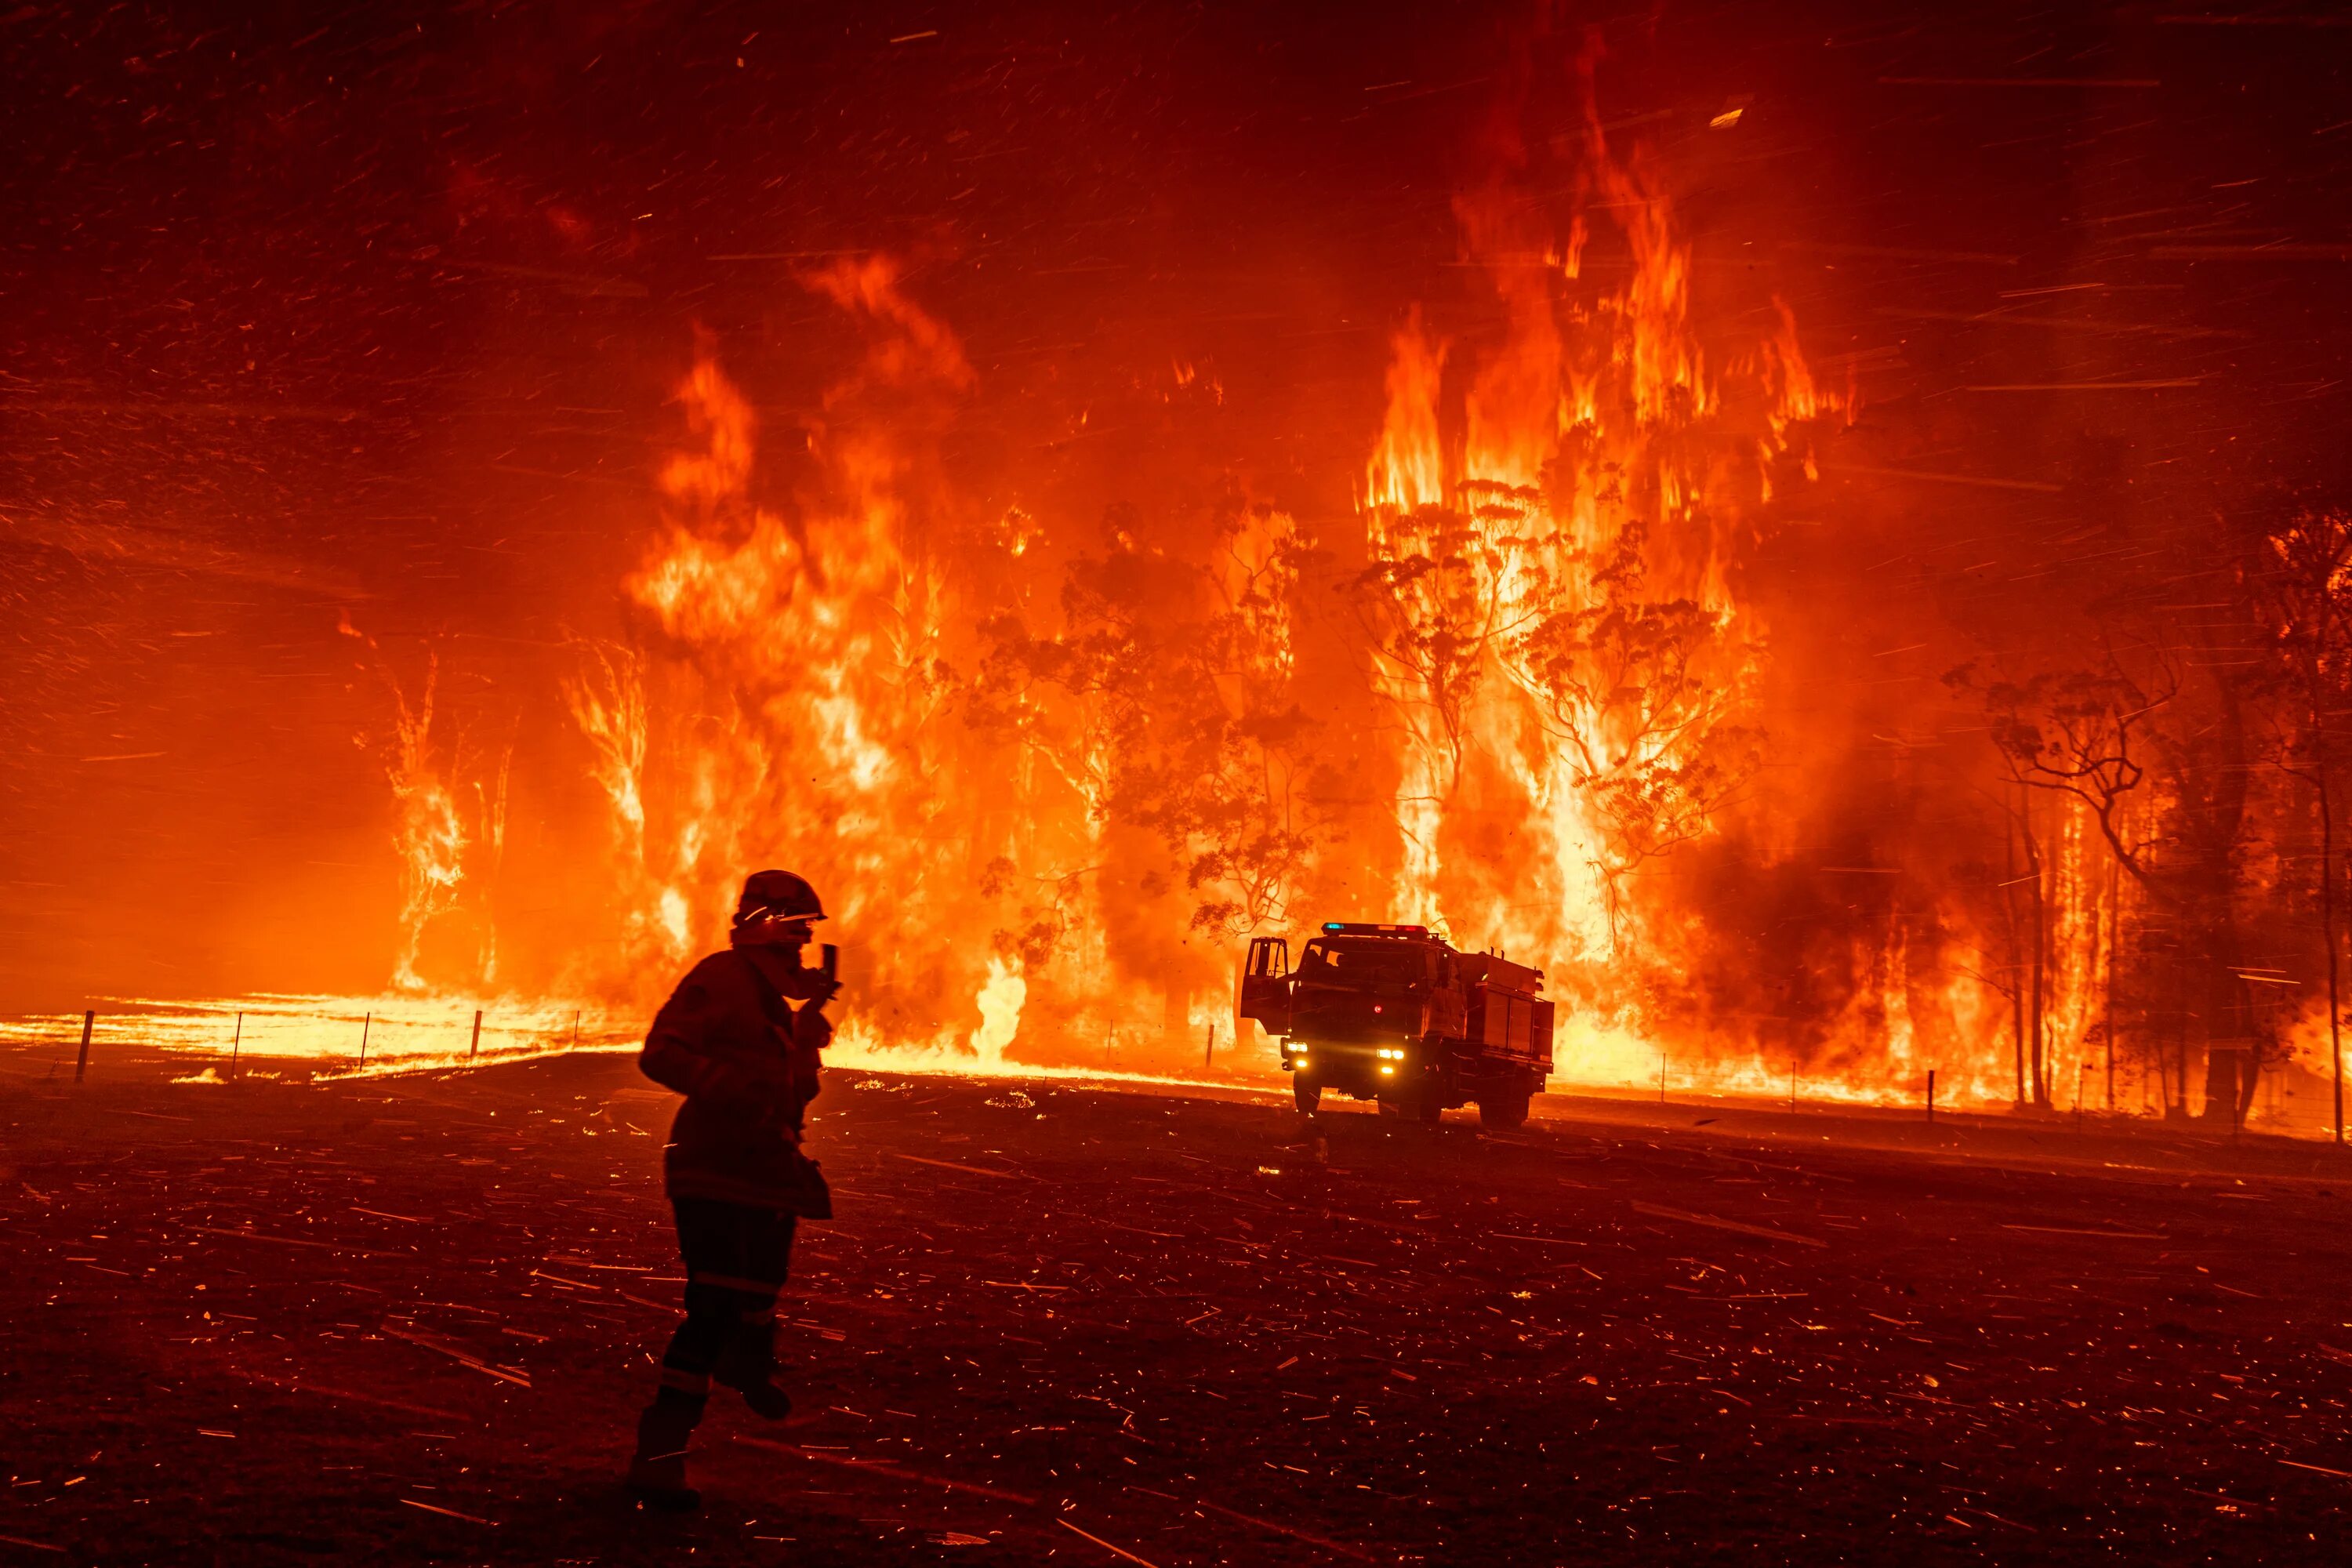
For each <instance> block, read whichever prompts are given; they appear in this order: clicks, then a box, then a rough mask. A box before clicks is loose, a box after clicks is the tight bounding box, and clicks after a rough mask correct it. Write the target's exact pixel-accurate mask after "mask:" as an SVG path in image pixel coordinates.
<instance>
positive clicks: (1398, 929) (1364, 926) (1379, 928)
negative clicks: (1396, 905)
mask: <svg viewBox="0 0 2352 1568" xmlns="http://www.w3.org/2000/svg"><path fill="white" fill-rule="evenodd" d="M1323 931H1324V934H1325V935H1327V936H1427V935H1428V934H1429V928H1428V927H1427V926H1387V925H1372V924H1370V923H1368V922H1366V921H1324V922H1323Z"/></svg>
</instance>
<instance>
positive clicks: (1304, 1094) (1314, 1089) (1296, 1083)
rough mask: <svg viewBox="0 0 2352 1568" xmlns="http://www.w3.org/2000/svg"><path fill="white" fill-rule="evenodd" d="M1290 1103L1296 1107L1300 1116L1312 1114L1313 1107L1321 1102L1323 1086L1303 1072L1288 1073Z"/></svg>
mask: <svg viewBox="0 0 2352 1568" xmlns="http://www.w3.org/2000/svg"><path fill="white" fill-rule="evenodd" d="M1290 1100H1291V1103H1292V1104H1294V1105H1296V1106H1297V1107H1298V1114H1299V1115H1301V1116H1312V1115H1314V1114H1315V1108H1316V1107H1317V1106H1318V1105H1321V1104H1322V1103H1323V1086H1322V1085H1321V1084H1319V1083H1318V1082H1316V1081H1315V1080H1314V1079H1311V1078H1308V1077H1307V1075H1306V1074H1305V1073H1303V1072H1302V1073H1293V1074H1291V1075H1290Z"/></svg>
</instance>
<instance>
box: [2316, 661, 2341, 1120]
mask: <svg viewBox="0 0 2352 1568" xmlns="http://www.w3.org/2000/svg"><path fill="white" fill-rule="evenodd" d="M2321 707H2322V704H2321V699H2320V695H2319V689H2318V681H2317V679H2316V678H2314V680H2313V683H2312V693H2311V721H2312V732H2313V734H2314V735H2315V736H2316V737H2319V738H2318V739H2317V741H2316V746H2315V755H2314V756H2313V758H2312V763H2313V766H2312V772H2313V773H2315V775H2316V782H2317V784H2318V785H2319V936H2320V940H2321V941H2322V942H2326V944H2327V1060H2328V1065H2329V1068H2330V1069H2331V1077H2332V1078H2333V1079H2334V1080H2335V1084H2334V1088H2335V1092H2336V1142H2337V1143H2338V1144H2339V1145H2340V1144H2342V1143H2343V1142H2344V1004H2343V1000H2342V998H2341V997H2340V996H2339V995H2338V994H2337V988H2338V984H2339V982H2338V980H2337V972H2338V966H2337V963H2336V816H2335V812H2334V810H2333V808H2332V807H2331V806H2330V805H2329V804H2328V799H2327V752H2326V746H2327V742H2326V737H2325V731H2322V730H2321V729H2320V725H2321V724H2322V722H2323V721H2325V717H2326V716H2325V714H2324V713H2323V712H2322V711H2321Z"/></svg>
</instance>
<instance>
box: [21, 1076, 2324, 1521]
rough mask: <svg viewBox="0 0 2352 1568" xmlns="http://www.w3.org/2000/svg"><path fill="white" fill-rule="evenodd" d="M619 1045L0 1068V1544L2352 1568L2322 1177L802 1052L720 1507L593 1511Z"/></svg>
mask: <svg viewBox="0 0 2352 1568" xmlns="http://www.w3.org/2000/svg"><path fill="white" fill-rule="evenodd" d="M670 1103H671V1102H670V1100H669V1099H668V1097H667V1096H666V1095H663V1094H661V1093H659V1092H658V1091H656V1090H655V1089H652V1088H651V1086H649V1085H647V1084H646V1083H645V1081H644V1080H643V1079H639V1078H638V1077H637V1076H636V1075H635V1068H634V1062H633V1060H632V1059H631V1058H628V1057H625V1056H614V1055H582V1056H575V1057H569V1058H548V1059H542V1060H539V1061H534V1062H529V1063H521V1064H510V1065H505V1066H499V1067H492V1068H484V1069H482V1070H479V1071H477V1072H473V1073H469V1074H443V1075H435V1076H419V1077H406V1078H392V1079H343V1080H340V1081H333V1080H331V1081H326V1082H321V1083H310V1084H304V1083H295V1082H268V1081H247V1082H241V1083H238V1084H235V1085H230V1086H216V1085H208V1084H184V1085H173V1084H171V1083H169V1082H167V1081H165V1080H164V1079H163V1078H162V1077H160V1076H152V1077H149V1078H146V1079H142V1080H141V1081H135V1082H119V1081H113V1082H110V1081H103V1075H100V1076H99V1077H95V1078H94V1079H93V1081H92V1082H91V1083H89V1085H86V1086H84V1087H82V1088H80V1089H75V1088H73V1087H72V1086H71V1085H70V1084H69V1083H66V1082H61V1081H58V1080H56V1079H42V1078H40V1077H38V1076H37V1075H30V1074H25V1073H18V1074H16V1075H14V1077H13V1078H12V1079H9V1080H8V1081H6V1082H5V1084H0V1129H5V1151H0V1204H5V1238H6V1239H5V1254H0V1257H5V1268H0V1303H4V1305H0V1313H5V1317H0V1323H4V1324H5V1328H0V1331H5V1336H6V1354H5V1360H0V1407H5V1413H6V1422H5V1430H6V1431H7V1433H8V1434H9V1436H10V1438H11V1440H12V1441H11V1445H10V1452H9V1454H8V1457H7V1462H6V1466H5V1469H6V1472H7V1474H8V1478H9V1484H8V1487H7V1491H6V1500H5V1503H0V1554H5V1556H7V1557H9V1558H13V1559H21V1560H23V1561H25V1562H28V1563H33V1562H42V1563H46V1562H60V1563H69V1562H90V1563H151V1562H152V1563H239V1564H242V1563H304V1562H316V1561H323V1560H329V1559H333V1560H339V1561H345V1562H376V1561H385V1562H394V1561H397V1562H408V1561H419V1560H429V1561H443V1562H450V1563H652V1562H663V1563H680V1562H692V1563H803V1562H805V1563H929V1562H934V1561H940V1562H975V1563H1043V1562H1047V1561H1051V1562H1053V1563H1057V1564H1077V1565H1081V1568H1084V1565H1090V1564H1105V1565H1109V1564H1116V1563H1121V1562H1128V1563H1134V1562H1142V1563H1151V1564H1156V1565H1159V1568H1176V1565H1178V1564H1191V1563H1252V1564H1257V1563H1274V1564H1281V1563H1335V1562H1339V1563H1350V1562H1354V1563H1399V1562H1414V1561H1419V1562H1426V1563H1570V1562H1575V1563H1621V1562H1622V1563H1634V1562H1643V1563H1655V1562H1670V1563H1691V1562H1717V1561H1720V1562H1738V1563H1754V1562H1759V1561H1761V1562H1804V1563H1884V1562H1901V1563H1914V1564H1916V1563H1945V1562H1977V1561H1985V1560H1997V1561H2003V1562H2028V1561H2030V1562H2037V1563H2075V1562H2086V1563H2087V1562H2107V1561H2126V1560H2130V1561H2137V1562H2161V1563H2190V1562H2209V1561H2210V1562H2230V1563H2254V1562H2263V1563H2292V1562H2304V1561H2309V1562H2323V1561H2325V1562H2340V1561H2342V1560H2343V1549H2342V1542H2341V1540H2340V1536H2341V1533H2342V1531H2343V1530H2344V1528H2345V1526H2346V1523H2347V1513H2352V1415H2347V1405H2346V1401H2347V1389H2352V1300H2347V1280H2352V1269H2347V1265H2352V1242H2347V1236H2346V1227H2345V1223H2344V1216H2345V1215H2346V1212H2347V1199H2346V1197H2345V1196H2344V1195H2341V1194H2346V1193H2352V1165H2346V1164H2343V1163H2338V1162H2337V1161H2336V1160H2335V1158H2334V1157H2333V1154H2332V1152H2331V1151H2327V1150H2324V1149H2315V1148H2314V1147H2312V1146H2309V1145H2285V1144H2280V1143H2275V1142H2257V1141H2247V1142H2240V1143H2236V1144H2232V1143H2231V1142H2230V1141H2228V1140H2218V1141H2216V1140H2203V1139H2200V1138H2197V1137H2194V1136H2190V1135H2185V1134H2176V1135H2173V1136H2170V1137H2163V1138H2157V1137H2148V1136H2121V1135H2116V1134H2111V1133H2103V1132H2100V1131H2096V1130H2095V1129H2094V1130H2092V1131H2085V1132H2076V1131H2074V1130H2073V1129H2072V1128H2071V1127H2069V1126H2067V1125H2065V1124H2063V1123H2045V1124H2028V1123H2020V1122H2016V1121H2011V1120H2009V1119H1993V1120H1991V1121H1984V1122H1974V1123H1972V1122H1967V1121H1963V1122H1959V1123H1957V1124H1955V1123H1951V1122H1945V1123H1939V1124H1938V1125H1937V1126H1936V1127H1934V1128H1928V1127H1925V1126H1922V1125H1918V1124H1916V1121H1906V1120H1902V1119H1895V1118H1871V1117H1856V1116H1843V1117H1830V1116H1827V1115H1805V1116H1790V1115H1787V1114H1785V1113H1782V1114H1778V1115H1775V1114H1769V1113H1767V1112H1766V1111H1764V1110H1757V1109H1753V1108H1750V1109H1747V1110H1728V1109H1722V1108H1717V1109H1708V1108H1705V1107H1697V1108H1694V1107H1690V1106H1668V1107H1663V1108H1661V1107H1657V1106H1643V1105H1639V1104H1635V1103H1632V1102H1605V1101H1585V1100H1567V1101H1562V1100H1558V1099H1556V1098H1554V1099H1548V1100H1543V1101H1539V1102H1538V1108H1539V1120H1538V1121H1537V1122H1536V1123H1535V1124H1534V1125H1532V1126H1530V1127H1529V1128H1528V1130H1527V1131H1525V1132H1522V1133H1517V1134H1512V1135H1508V1136H1496V1135H1489V1134H1486V1133H1484V1132H1482V1131H1479V1130H1478V1129H1477V1127H1476V1125H1475V1121H1472V1120H1468V1119H1466V1118H1465V1117H1463V1116H1461V1115H1460V1114H1459V1113H1457V1116H1456V1117H1450V1118H1449V1119H1448V1121H1447V1122H1446V1124H1445V1125H1444V1126H1443V1127H1440V1128H1435V1129H1431V1128H1423V1127H1421V1126H1418V1125H1413V1124H1407V1123H1401V1122H1397V1121H1390V1120H1385V1119H1381V1118H1378V1117H1374V1116H1371V1115H1367V1114H1362V1113H1360V1112H1359V1111H1356V1110H1351V1109H1340V1110H1329V1111H1327V1112H1326V1113H1325V1114H1324V1115H1323V1116H1321V1117H1318V1118H1317V1119H1316V1120H1315V1121H1312V1122H1309V1121H1306V1120H1304V1119H1302V1118H1300V1117H1299V1116H1297V1114H1296V1113H1295V1112H1294V1111H1293V1110H1290V1109H1289V1107H1288V1105H1287V1103H1286V1101H1283V1100H1276V1099H1275V1098H1273V1097H1272V1096H1264V1097H1251V1096H1244V1095H1233V1094H1226V1095H1222V1096H1220V1095H1217V1094H1214V1093H1212V1092H1205V1091H1204V1092H1202V1093H1198V1094H1191V1093H1178V1092H1175V1091H1152V1090H1146V1089H1133V1088H1117V1087H1074V1086H1072V1087H1066V1086H1058V1085H1041V1084H1037V1083H1030V1084H1027V1085H1024V1086H1020V1087H1015V1086H1013V1085H1012V1084H1008V1083H1004V1082H1001V1081H1000V1082H982V1081H976V1080H967V1079H940V1078H889V1077H883V1076H878V1075H872V1074H862V1073H854V1072H835V1073H834V1074H833V1075H832V1076H831V1079H830V1081H829V1084H828V1089H827V1092H826V1095H825V1098H824V1099H823V1100H820V1101H819V1102H818V1110H819V1111H820V1112H821V1114H820V1116H819V1117H818V1119H817V1121H816V1123H815V1127H814V1138H813V1149H814V1152H817V1153H818V1154H819V1155H820V1157H821V1158H822V1159H823V1160H824V1163H825V1167H826V1170H827V1173H828V1174H829V1175H831V1176H832V1177H833V1179H834V1182H835V1189H836V1206H837V1209H838V1213H839V1218H838V1219H837V1220H836V1221H835V1222H834V1223H831V1224H826V1225H815V1226H807V1227H805V1228H804V1229H803V1234H802V1245H801V1247H800V1248H799V1252H798V1255H797V1257H796V1258H795V1266H794V1274H795V1282H794V1284H793V1287H792V1288H791V1289H788V1291H787V1294H786V1298H785V1301H784V1303H783V1306H784V1315H785V1317H786V1318H787V1319H788V1320H789V1321H790V1322H791V1325H792V1327H791V1328H790V1330H789V1336H790V1337H789V1340H788V1346H789V1350H788V1358H789V1360H790V1361H791V1362H792V1363H793V1372H792V1376H791V1384H792V1386H793V1390H794V1394H795V1396H796V1398H797V1399H798V1400H799V1408H798V1409H797V1410H796V1411H795V1413H794V1415H793V1417H792V1419H791V1420H790V1421H788V1422H786V1423H784V1424H782V1426H763V1425H761V1423H759V1422H758V1421H756V1420H755V1419H754V1418H753V1417H751V1415H750V1414H749V1413H748V1412H746V1411H744V1410H743V1409H741V1408H740V1405H734V1404H730V1403H729V1402H728V1400H729V1397H730V1396H725V1395H722V1396H721V1397H720V1398H719V1399H715V1400H714V1401H713V1405H712V1412H713V1413H712V1417H711V1419H710V1420H709V1422H708V1423H707V1424H706V1426H704V1428H703V1432H702V1435H701V1439H700V1441H699V1444H698V1451H697V1463H698V1479H699V1480H700V1482H701V1484H702V1485H703V1487H704V1489H705V1490H706V1493H707V1495H708V1498H709V1505H708V1507H707V1509H706V1510H705V1511H704V1512H703V1513H702V1514H701V1515H699V1516H698V1517H694V1518H689V1519H683V1520H681V1519H675V1518H668V1517H662V1516H657V1515H654V1514H650V1513H646V1512H643V1511H640V1510H636V1509H635V1508H634V1507H633V1506H632V1505H631V1504H630V1503H629V1502H628V1501H627V1500H626V1499H625V1497H624V1496H623V1494H622V1493H621V1491H620V1489H619V1487H618V1485H617V1480H616V1478H617V1474H618V1470H619V1467H620V1464H621V1461H622V1458H623V1457H624V1453H625V1448H626V1446H627V1441H628V1433H629V1429H630V1424H631V1422H632V1420H633V1418H634V1415H635V1411H636V1409H637V1407H638V1406H639V1405H641V1404H642V1403H643V1402H644V1400H645V1399H646V1395H647V1394H648V1392H649V1390H650V1388H651V1386H652V1382H653V1365H652V1363H653V1358H654V1356H655V1355H656V1353H658V1350H659V1347H660V1345H661V1343H662V1342H663V1340H664V1338H665V1337H666V1335H667V1331H668V1328H669V1326H670V1324H671V1322H672V1321H673V1318H674V1312H675V1305H674V1304H675V1302H676V1300H677V1293H678V1289H679V1280H678V1270H677V1267H676V1262H675V1255H674V1253H673V1251H672V1250H671V1247H672V1243H671V1237H670V1235H669V1232H668V1229H667V1209H666V1207H665V1205H664V1204H663V1202H662V1199H661V1194H660V1185H659V1176H658V1168H657V1157H658V1150H659V1146H660V1141H661V1133H662V1131H663V1129H664V1128H665V1127H666V1126H667V1118H668V1114H669V1110H670Z"/></svg>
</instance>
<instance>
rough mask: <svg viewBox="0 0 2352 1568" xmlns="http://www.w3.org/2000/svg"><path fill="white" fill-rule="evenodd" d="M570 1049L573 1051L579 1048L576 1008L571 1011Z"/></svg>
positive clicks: (578, 1026)
mask: <svg viewBox="0 0 2352 1568" xmlns="http://www.w3.org/2000/svg"><path fill="white" fill-rule="evenodd" d="M579 1048H580V1009H579V1008H577V1007H574V1008H573V1009H572V1049H573V1050H575V1051H576V1050H578V1049H579Z"/></svg>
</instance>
